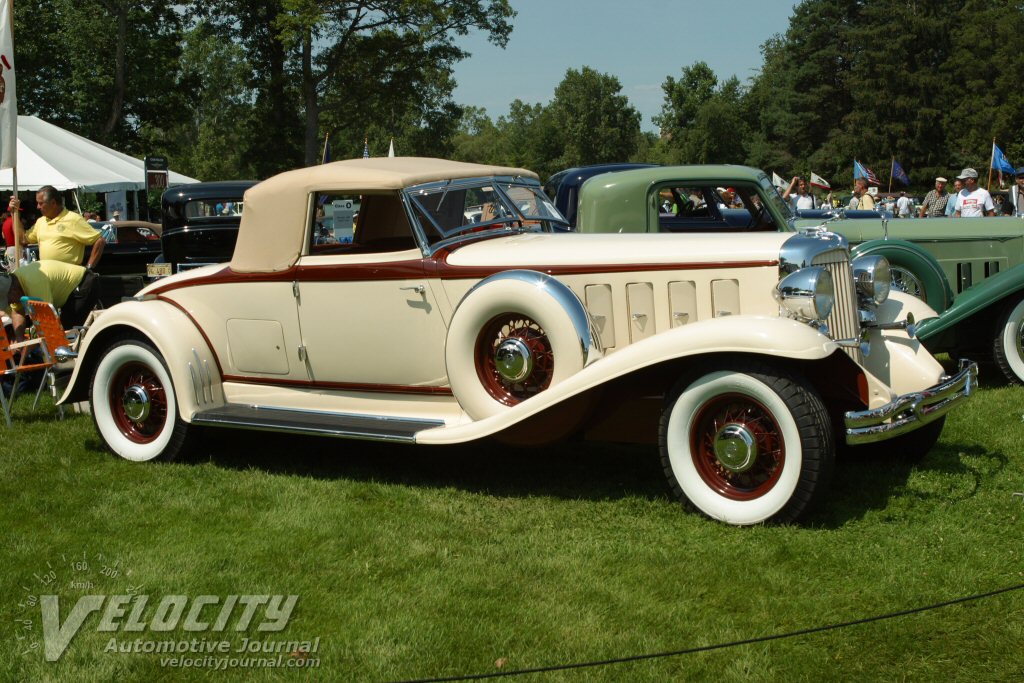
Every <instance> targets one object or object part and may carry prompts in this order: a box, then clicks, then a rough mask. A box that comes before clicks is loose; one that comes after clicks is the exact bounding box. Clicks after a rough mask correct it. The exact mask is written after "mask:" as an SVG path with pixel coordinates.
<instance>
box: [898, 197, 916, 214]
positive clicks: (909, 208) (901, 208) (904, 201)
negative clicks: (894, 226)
mask: <svg viewBox="0 0 1024 683" xmlns="http://www.w3.org/2000/svg"><path fill="white" fill-rule="evenodd" d="M913 210H914V201H913V200H912V199H911V198H910V197H908V196H907V193H906V192H900V198H899V199H897V200H896V215H897V216H899V217H900V218H910V215H911V213H912V212H913Z"/></svg>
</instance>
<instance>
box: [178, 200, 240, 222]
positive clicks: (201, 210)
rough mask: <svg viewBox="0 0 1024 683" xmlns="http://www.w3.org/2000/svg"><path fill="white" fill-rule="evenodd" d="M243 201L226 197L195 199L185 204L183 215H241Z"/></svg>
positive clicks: (189, 217) (203, 216) (204, 216)
mask: <svg viewBox="0 0 1024 683" xmlns="http://www.w3.org/2000/svg"><path fill="white" fill-rule="evenodd" d="M242 204H243V202H239V201H232V200H228V199H196V200H193V201H191V202H189V203H187V204H186V205H185V217H186V218H187V219H192V218H217V217H227V216H241V215H242Z"/></svg>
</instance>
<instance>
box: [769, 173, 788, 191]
mask: <svg viewBox="0 0 1024 683" xmlns="http://www.w3.org/2000/svg"><path fill="white" fill-rule="evenodd" d="M772 185H774V186H775V189H776V190H778V191H779V192H785V191H786V188H787V187H789V185H788V184H787V183H786V181H785V180H783V179H782V178H781V177H780V176H779V174H778V173H776V172H775V171H772Z"/></svg>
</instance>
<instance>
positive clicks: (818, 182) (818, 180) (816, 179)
mask: <svg viewBox="0 0 1024 683" xmlns="http://www.w3.org/2000/svg"><path fill="white" fill-rule="evenodd" d="M811 185H813V186H814V187H820V188H821V189H823V190H831V189H832V186H831V185H829V184H828V181H827V180H825V179H824V178H822V177H821V176H820V175H818V174H817V173H814V172H812V173H811Z"/></svg>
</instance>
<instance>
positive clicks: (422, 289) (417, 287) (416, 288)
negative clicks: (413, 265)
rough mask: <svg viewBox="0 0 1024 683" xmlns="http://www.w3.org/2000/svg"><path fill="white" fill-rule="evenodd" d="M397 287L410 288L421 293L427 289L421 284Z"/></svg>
mask: <svg viewBox="0 0 1024 683" xmlns="http://www.w3.org/2000/svg"><path fill="white" fill-rule="evenodd" d="M399 289H410V290H412V291H414V292H416V293H417V294H423V293H424V292H426V291H427V288H426V287H424V286H423V285H416V286H415V287H399Z"/></svg>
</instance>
